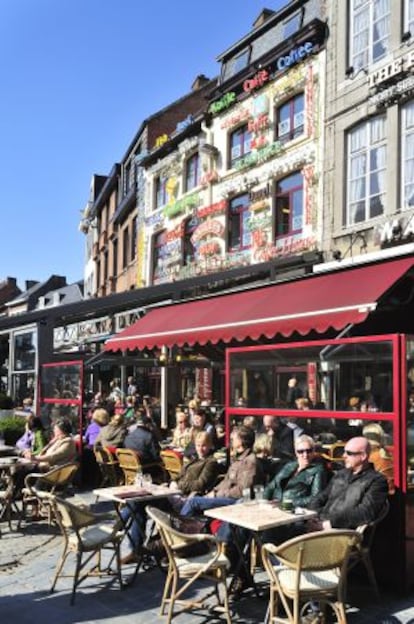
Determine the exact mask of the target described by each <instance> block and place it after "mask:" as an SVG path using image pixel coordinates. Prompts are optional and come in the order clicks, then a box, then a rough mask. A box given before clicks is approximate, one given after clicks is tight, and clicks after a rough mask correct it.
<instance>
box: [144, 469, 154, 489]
mask: <svg viewBox="0 0 414 624" xmlns="http://www.w3.org/2000/svg"><path fill="white" fill-rule="evenodd" d="M142 485H143V486H144V487H150V486H151V485H152V476H151V475H150V474H149V473H148V472H145V473H144V474H143V475H142Z"/></svg>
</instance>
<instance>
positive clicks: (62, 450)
mask: <svg viewBox="0 0 414 624" xmlns="http://www.w3.org/2000/svg"><path fill="white" fill-rule="evenodd" d="M24 456H25V457H27V458H28V459H30V460H31V461H32V462H34V463H36V464H38V466H39V468H40V469H41V470H44V471H47V470H50V468H52V467H54V466H62V465H63V464H69V463H71V462H75V461H76V459H77V451H76V444H75V440H74V439H73V437H72V425H71V423H70V421H69V420H68V419H66V418H61V419H58V420H56V421H55V422H54V424H53V437H52V439H51V440H50V442H49V443H48V444H46V446H45V447H44V448H43V449H42V451H41V452H40V453H39V454H38V455H35V454H34V453H33V452H32V451H25V452H24Z"/></svg>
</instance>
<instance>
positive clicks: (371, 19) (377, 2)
mask: <svg viewBox="0 0 414 624" xmlns="http://www.w3.org/2000/svg"><path fill="white" fill-rule="evenodd" d="M390 2H391V0H351V30H350V32H351V41H350V49H351V59H350V65H352V67H353V68H354V71H357V70H358V69H361V68H362V67H367V65H370V64H371V63H376V62H377V61H379V60H380V59H382V58H383V57H384V56H385V55H386V54H387V53H388V51H389V37H390V28H391V11H390Z"/></svg>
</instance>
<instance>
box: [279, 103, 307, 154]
mask: <svg viewBox="0 0 414 624" xmlns="http://www.w3.org/2000/svg"><path fill="white" fill-rule="evenodd" d="M276 119H277V127H276V137H277V138H278V139H279V141H282V142H285V141H291V140H292V139H295V138H296V137H298V136H300V135H301V134H303V132H304V125H305V98H304V95H303V93H299V94H298V95H295V97H294V98H292V99H291V100H288V101H287V102H285V103H284V104H283V105H282V106H280V107H279V108H278V110H277V116H276Z"/></svg>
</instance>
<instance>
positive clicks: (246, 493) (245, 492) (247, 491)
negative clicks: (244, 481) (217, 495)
mask: <svg viewBox="0 0 414 624" xmlns="http://www.w3.org/2000/svg"><path fill="white" fill-rule="evenodd" d="M250 499H251V491H250V488H249V487H248V488H244V489H243V500H244V501H249V500H250Z"/></svg>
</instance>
